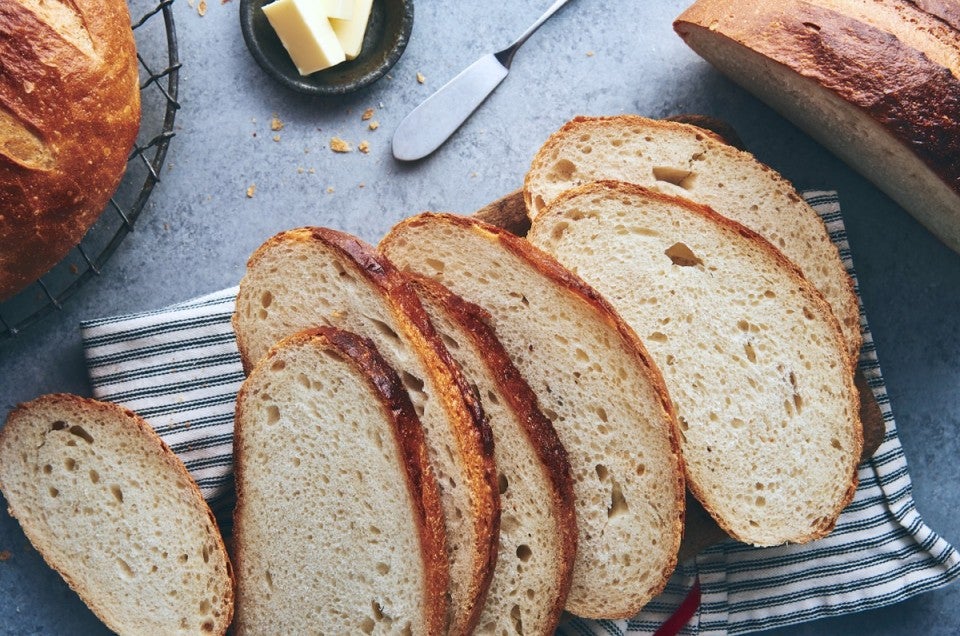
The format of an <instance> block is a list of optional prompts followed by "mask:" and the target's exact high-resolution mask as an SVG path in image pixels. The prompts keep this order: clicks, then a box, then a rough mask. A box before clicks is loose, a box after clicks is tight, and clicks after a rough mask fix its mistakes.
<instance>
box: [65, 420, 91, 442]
mask: <svg viewBox="0 0 960 636" xmlns="http://www.w3.org/2000/svg"><path fill="white" fill-rule="evenodd" d="M70 434H71V435H75V436H77V437H79V438H80V439H82V440H83V441H85V442H86V443H88V444H93V436H92V435H91V434H90V433H88V432H87V431H86V430H85V429H84V428H83V427H82V426H80V425H79V424H74V425H73V426H71V427H70Z"/></svg>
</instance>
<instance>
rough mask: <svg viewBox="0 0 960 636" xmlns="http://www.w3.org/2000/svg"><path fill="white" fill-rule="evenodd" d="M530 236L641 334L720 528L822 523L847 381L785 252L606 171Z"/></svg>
mask: <svg viewBox="0 0 960 636" xmlns="http://www.w3.org/2000/svg"><path fill="white" fill-rule="evenodd" d="M528 238H529V239H530V241H531V242H533V243H534V244H535V245H538V246H540V247H541V248H543V249H544V250H546V251H547V252H549V253H551V254H553V255H555V256H556V257H557V259H558V260H559V261H560V262H561V263H563V264H564V265H566V266H567V267H569V268H570V269H571V270H573V271H575V272H578V273H579V274H581V275H582V276H583V277H584V278H585V279H586V280H587V281H588V282H589V283H590V284H592V285H594V287H595V288H596V289H598V290H599V291H600V293H602V294H604V296H605V297H606V298H608V299H609V300H610V302H611V303H612V304H613V305H614V307H616V308H617V310H618V311H619V312H620V314H621V315H622V316H623V317H624V319H625V320H626V321H627V322H628V323H629V324H630V325H631V326H632V327H633V328H634V329H635V330H636V332H637V333H638V334H639V335H640V336H641V337H642V338H643V339H644V341H645V342H646V343H647V346H648V347H649V349H650V353H651V355H652V356H653V357H654V359H655V360H656V362H657V364H658V365H659V366H660V369H661V370H662V371H663V374H664V378H665V380H666V382H667V387H668V389H669V391H670V396H671V398H672V399H673V403H674V405H675V407H676V410H677V416H678V418H679V422H680V430H681V440H682V447H683V459H684V464H685V465H686V469H687V483H688V486H689V487H690V490H691V491H692V492H693V494H694V495H695V496H696V497H697V498H698V499H699V500H700V501H701V502H702V503H703V505H704V508H706V509H707V510H708V511H709V512H710V513H711V515H712V516H713V517H714V518H715V519H716V520H717V523H718V524H719V525H720V526H721V527H722V528H723V529H724V530H726V531H727V532H728V533H729V534H730V535H731V536H733V537H734V538H736V539H739V540H740V541H744V542H747V543H751V544H754V545H777V544H781V543H786V542H797V543H799V542H805V541H809V540H811V539H816V538H819V537H822V536H824V535H825V534H827V533H828V532H829V531H830V530H831V529H832V528H833V526H834V524H835V523H836V519H837V515H839V513H840V511H841V509H842V508H843V507H844V506H845V505H846V504H847V503H849V501H850V499H851V498H852V497H853V492H854V489H855V488H856V484H857V473H856V467H857V464H858V463H859V460H860V450H861V443H862V437H861V429H860V422H859V419H858V399H857V391H856V389H855V387H854V385H853V378H852V375H851V374H850V370H849V367H848V366H847V358H846V353H845V348H844V344H843V338H842V335H841V333H840V326H839V324H838V323H837V321H836V318H835V317H834V316H833V314H832V313H831V311H830V307H829V305H827V304H826V302H825V301H824V300H823V297H822V296H821V295H820V294H819V292H817V290H816V288H815V287H814V286H813V285H811V284H810V283H809V282H808V281H807V280H806V279H804V278H803V276H802V275H801V274H800V272H799V270H797V268H796V267H795V266H794V265H793V264H792V263H790V262H789V261H788V260H787V259H786V258H785V257H784V256H783V255H782V254H781V253H780V252H778V251H777V250H776V249H775V248H774V247H773V246H771V245H770V244H769V243H768V242H767V241H765V240H763V239H762V238H761V237H760V236H759V235H758V234H756V233H755V232H752V231H751V230H748V229H747V228H745V227H743V226H742V225H739V224H737V223H735V222H733V221H730V220H729V219H726V218H724V217H722V216H720V215H719V214H716V213H715V212H713V211H712V210H710V209H709V208H707V207H705V206H701V205H697V204H694V203H691V202H689V201H686V200H684V199H680V198H677V197H672V196H668V195H664V194H661V193H656V192H652V191H649V190H645V189H644V188H641V187H639V186H636V185H633V184H625V183H618V182H594V183H591V184H587V185H585V186H581V187H579V188H575V189H574V190H571V191H569V192H567V193H565V194H563V195H561V196H560V197H559V198H558V199H556V200H555V201H554V202H553V203H552V204H551V205H550V206H549V207H548V208H546V209H545V210H543V211H542V212H541V214H540V215H539V216H538V217H537V218H536V220H535V221H534V222H533V226H532V227H531V230H530V233H529V234H528Z"/></svg>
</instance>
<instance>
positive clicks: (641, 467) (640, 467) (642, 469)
mask: <svg viewBox="0 0 960 636" xmlns="http://www.w3.org/2000/svg"><path fill="white" fill-rule="evenodd" d="M636 472H637V475H643V473H645V472H647V467H646V466H644V465H643V464H637V471H636Z"/></svg>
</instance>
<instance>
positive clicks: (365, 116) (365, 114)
mask: <svg viewBox="0 0 960 636" xmlns="http://www.w3.org/2000/svg"><path fill="white" fill-rule="evenodd" d="M371 117H373V109H372V108H368V109H367V110H365V111H363V114H362V115H360V119H362V120H363V121H367V120H368V119H370V118H371Z"/></svg>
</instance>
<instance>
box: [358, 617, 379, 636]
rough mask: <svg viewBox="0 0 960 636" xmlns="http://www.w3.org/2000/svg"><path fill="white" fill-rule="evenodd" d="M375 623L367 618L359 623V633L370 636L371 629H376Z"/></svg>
mask: <svg viewBox="0 0 960 636" xmlns="http://www.w3.org/2000/svg"><path fill="white" fill-rule="evenodd" d="M376 625H377V623H376V621H374V620H373V619H372V618H370V617H369V616H368V617H366V618H364V619H363V620H362V621H360V631H361V632H363V633H364V634H372V633H373V628H374V627H376Z"/></svg>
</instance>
